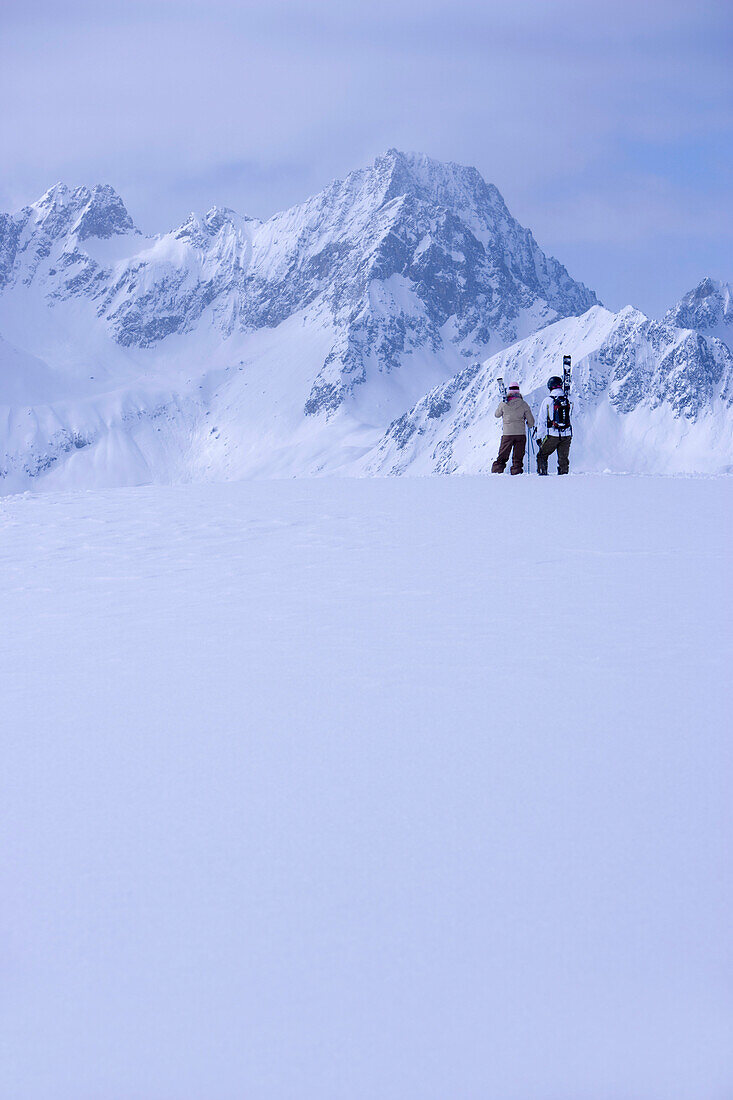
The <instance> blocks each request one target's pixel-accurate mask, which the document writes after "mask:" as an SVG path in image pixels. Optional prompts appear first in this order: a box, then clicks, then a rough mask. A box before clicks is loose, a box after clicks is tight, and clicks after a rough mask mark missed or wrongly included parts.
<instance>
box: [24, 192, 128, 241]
mask: <svg viewBox="0 0 733 1100" xmlns="http://www.w3.org/2000/svg"><path fill="white" fill-rule="evenodd" d="M15 218H16V219H17V220H22V221H23V222H24V223H25V226H26V227H27V230H28V231H29V232H30V233H34V232H38V231H42V232H43V233H45V234H46V235H47V236H49V237H51V238H58V237H61V236H66V235H68V234H73V235H74V237H75V238H76V240H78V241H84V240H87V239H88V238H89V237H98V238H100V239H102V240H106V239H108V238H109V237H113V236H117V235H120V234H123V233H131V232H137V230H136V229H135V225H134V223H133V221H132V218H131V217H130V215H129V214H128V212H127V209H126V207H125V204H124V203H123V201H122V199H121V198H120V196H119V195H118V194H117V192H116V191H115V189H114V188H113V187H111V186H110V185H109V184H101V183H100V184H96V185H95V186H94V187H92V188H91V189H90V188H88V187H83V186H82V187H75V188H74V189H73V190H72V189H71V188H69V187H68V186H67V185H66V184H65V183H62V182H59V183H55V184H54V185H53V187H50V188H49V189H48V191H46V192H45V194H43V195H42V196H41V198H40V199H38V200H37V201H36V202H34V203H31V204H30V206H27V207H25V208H24V209H23V210H21V211H20V213H19V214H17V215H15Z"/></svg>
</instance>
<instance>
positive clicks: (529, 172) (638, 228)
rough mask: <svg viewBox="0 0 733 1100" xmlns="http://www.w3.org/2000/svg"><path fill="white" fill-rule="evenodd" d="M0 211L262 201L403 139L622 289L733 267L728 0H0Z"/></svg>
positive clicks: (668, 284)
mask: <svg viewBox="0 0 733 1100" xmlns="http://www.w3.org/2000/svg"><path fill="white" fill-rule="evenodd" d="M0 32H1V33H0V95H1V97H2V98H1V99H0V102H2V104H3V111H2V113H1V114H0V149H1V150H2V172H1V173H0V209H3V210H9V209H17V208H18V207H20V206H22V205H23V204H24V203H26V202H29V201H32V200H33V199H34V198H36V197H38V195H39V194H40V193H42V192H43V191H44V190H45V189H46V188H47V187H48V186H49V185H50V184H51V183H53V182H55V181H56V180H57V179H64V180H65V181H67V182H68V183H70V184H77V183H94V182H97V181H103V182H109V183H112V184H113V185H114V186H115V187H116V188H117V189H118V190H119V191H120V193H121V194H122V196H123V198H124V199H125V201H126V203H127V205H128V207H129V209H130V212H131V213H132V215H133V217H134V218H135V219H136V221H138V223H139V224H141V225H142V227H143V228H145V229H148V230H151V231H157V230H164V229H167V228H170V227H172V226H174V225H176V224H178V223H179V222H180V221H182V220H183V218H184V217H185V216H186V215H187V213H188V212H189V210H191V209H197V210H202V209H206V208H208V207H210V206H212V205H214V204H218V205H229V206H233V207H234V208H235V209H237V210H239V211H240V212H242V213H247V214H250V215H253V216H258V217H266V216H268V215H269V214H271V213H273V212H274V211H275V210H277V209H281V208H282V207H284V206H288V205H290V204H292V203H294V202H298V201H301V200H303V199H305V198H306V197H307V196H308V195H309V194H311V193H313V192H314V191H317V190H319V189H320V188H321V187H323V186H325V185H326V184H327V183H329V182H330V180H331V179H332V178H333V177H334V176H343V175H345V174H346V173H347V172H348V171H350V170H351V169H352V168H356V167H359V166H361V165H363V164H366V163H368V162H369V161H371V160H372V159H373V158H374V156H375V155H376V154H377V153H379V152H381V151H383V150H385V149H386V148H388V147H390V146H396V147H398V148H402V149H405V150H410V151H420V152H425V153H428V154H429V155H431V156H434V157H438V158H442V159H447V160H456V161H459V162H461V163H465V164H473V165H475V166H476V167H477V168H478V169H479V170H480V171H481V172H482V174H483V175H484V176H485V177H486V179H487V180H489V181H491V182H493V183H495V184H496V185H497V186H498V187H499V189H500V190H501V192H502V193H503V195H504V197H505V199H506V202H507V204H508V206H509V208H510V210H511V211H512V213H513V214H514V215H515V216H516V217H517V218H519V220H520V221H522V222H523V223H524V224H525V225H527V226H529V228H531V229H532V231H533V232H534V234H535V236H536V237H537V239H538V241H539V243H540V245H541V246H542V247H543V248H544V249H545V250H546V251H548V252H551V253H553V254H554V255H556V256H557V257H558V258H559V259H560V260H561V261H562V262H563V263H565V264H566V266H567V267H568V268H569V270H570V272H571V274H572V275H573V276H575V277H576V278H579V279H582V280H583V281H584V282H586V283H587V284H588V285H589V286H592V287H593V289H594V290H596V292H597V293H598V294H599V295H600V297H601V298H602V299H603V300H604V301H605V302H606V303H607V304H608V305H610V306H612V307H614V308H615V307H619V306H621V305H624V304H626V303H627V302H633V303H634V304H635V305H638V306H639V307H640V308H642V309H645V310H647V311H649V312H652V313H658V312H662V311H663V310H664V309H665V308H666V307H667V305H669V304H670V303H671V302H672V301H673V300H674V299H676V298H677V297H679V296H680V295H681V294H682V293H683V292H684V291H686V290H687V289H689V288H690V287H691V286H693V285H694V284H695V283H696V282H698V281H699V279H700V278H702V277H703V276H704V275H705V274H710V275H713V276H715V277H717V278H728V279H730V278H733V215H732V214H731V207H732V205H733V186H732V184H733V76H732V75H731V74H732V72H733V5H731V4H730V3H729V2H727V0H725V2H724V0H700V2H698V3H697V4H695V5H693V4H692V3H690V2H689V0H685V2H684V3H682V2H680V0H666V2H664V3H662V2H659V0H649V2H647V3H646V4H643V5H641V4H638V3H632V2H630V0H621V2H617V3H613V2H610V3H604V4H596V3H593V2H592V0H590V2H589V0H585V2H584V3H579V2H576V0H557V2H555V3H549V2H547V0H526V2H523V0H515V2H512V3H505V2H502V3H485V2H483V3H481V2H478V0H469V2H463V0H420V2H418V0H390V2H389V3H387V2H384V0H370V2H369V3H355V2H353V0H339V2H336V0H310V2H308V3H305V2H284V0H280V2H277V0H267V2H265V0H255V2H253V3H244V4H243V3H234V2H232V0H207V2H206V3H202V2H201V0H190V2H180V0H157V2H154V0H153V2H150V0H148V2H145V3H142V2H139V0H126V2H124V3H122V2H120V0H110V2H108V3H105V4H99V3H96V2H95V3H91V2H89V0H56V2H55V3H52V2H50V0H25V2H22V3H21V2H18V0H4V4H3V6H2V8H1V9H0Z"/></svg>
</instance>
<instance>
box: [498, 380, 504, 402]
mask: <svg viewBox="0 0 733 1100" xmlns="http://www.w3.org/2000/svg"><path fill="white" fill-rule="evenodd" d="M496 384H497V386H498V387H499V393H500V394H501V399H502V401H506V386H505V385H504V379H503V378H497V380H496Z"/></svg>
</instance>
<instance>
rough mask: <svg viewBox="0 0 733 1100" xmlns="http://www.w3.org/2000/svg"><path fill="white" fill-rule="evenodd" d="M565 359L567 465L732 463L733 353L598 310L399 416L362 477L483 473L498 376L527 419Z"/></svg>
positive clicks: (694, 466)
mask: <svg viewBox="0 0 733 1100" xmlns="http://www.w3.org/2000/svg"><path fill="white" fill-rule="evenodd" d="M568 353H569V354H571V356H572V359H573V386H572V398H573V424H574V441H573V449H572V463H573V468H575V469H580V470H598V469H600V470H604V469H611V470H616V471H645V472H661V473H683V472H687V473H690V472H699V473H715V472H721V471H729V470H731V469H732V468H733V409H732V406H733V354H731V352H730V350H729V349H728V347H727V346H726V345H725V344H723V343H721V342H720V341H718V340H716V339H715V338H713V337H708V338H706V337H704V336H702V335H701V334H700V333H699V332H693V331H690V330H685V329H680V328H676V327H675V326H674V325H672V324H671V323H670V322H660V321H651V320H649V319H648V318H646V317H645V316H644V315H643V314H642V313H640V312H639V311H638V310H634V309H632V308H631V307H628V308H627V309H624V310H622V311H621V312H620V313H617V314H614V313H611V312H610V311H609V310H606V309H603V308H602V307H601V306H595V307H593V308H592V309H590V310H589V311H588V312H587V313H586V314H584V315H583V316H582V317H578V318H567V319H566V320H563V321H558V322H556V323H555V324H554V325H550V326H548V327H547V328H545V329H543V330H542V331H541V332H538V333H536V334H535V335H534V336H531V337H528V338H527V339H526V340H523V341H520V342H519V343H517V344H514V345H513V346H512V347H510V348H508V349H507V350H506V351H504V352H501V353H499V354H498V355H495V356H493V357H491V358H490V359H488V360H487V361H486V362H484V363H483V364H478V363H477V364H474V365H472V366H469V367H466V368H464V370H463V371H462V372H461V373H460V374H458V375H457V376H456V377H455V378H454V379H452V380H451V381H450V382H449V383H447V384H446V385H443V386H440V387H437V388H436V389H435V390H433V391H432V392H431V393H429V394H428V395H427V396H426V397H425V398H423V400H421V401H420V402H419V403H418V404H417V405H416V406H415V407H414V408H413V409H412V410H411V411H410V412H409V413H407V414H405V415H404V416H402V417H401V418H399V419H398V420H396V421H395V422H394V423H393V424H392V425H391V426H390V428H389V430H388V431H387V432H386V434H385V436H384V438H383V439H382V440H381V442H380V444H379V445H378V447H377V449H376V451H375V452H374V453H373V454H372V455H370V456H369V457H368V458H367V460H366V461H365V464H364V469H365V471H366V472H368V473H389V474H399V473H414V474H427V473H480V472H486V471H488V470H489V469H490V466H491V463H492V461H493V459H494V458H495V456H496V450H497V447H498V441H499V436H500V433H501V421H500V420H497V419H496V418H495V416H494V411H495V409H496V407H497V405H498V402H499V400H500V399H499V395H498V389H497V385H496V379H497V378H498V377H503V378H504V379H505V381H506V382H507V384H508V383H511V382H518V383H519V384H520V385H521V388H522V392H523V393H524V395H525V397H526V398H527V400H528V401H529V404H530V406H531V407H532V408H533V409H534V411H535V413H537V411H538V410H539V406H540V403H541V401H542V399H543V397H544V396H545V395H546V393H547V389H546V382H547V379H548V378H549V377H550V376H551V375H553V374H561V373H562V358H563V355H564V354H568Z"/></svg>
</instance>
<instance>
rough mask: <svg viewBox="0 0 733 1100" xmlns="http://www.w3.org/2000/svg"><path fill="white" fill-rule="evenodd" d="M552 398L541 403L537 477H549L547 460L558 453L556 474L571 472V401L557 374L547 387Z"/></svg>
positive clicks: (548, 397) (538, 418)
mask: <svg viewBox="0 0 733 1100" xmlns="http://www.w3.org/2000/svg"><path fill="white" fill-rule="evenodd" d="M547 388H548V390H549V391H550V393H549V396H547V397H546V398H545V400H544V401H543V402H542V407H541V409H540V412H539V416H538V417H537V444H538V446H537V473H538V474H546V473H547V460H548V458H549V457H550V455H551V454H552V452H553V451H557V472H558V473H559V474H566V473H567V472H568V470H569V469H570V443H571V441H572V438H573V429H572V427H571V425H570V408H571V406H570V399H569V397H568V395H567V393H566V391H565V388H564V386H563V380H562V378H559V377H558V376H557V375H556V374H554V375H553V376H552V378H551V379H550V380H549V382H548V383H547Z"/></svg>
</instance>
